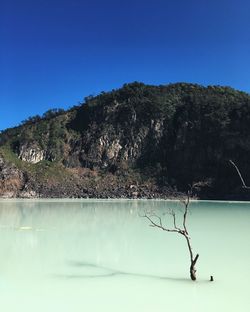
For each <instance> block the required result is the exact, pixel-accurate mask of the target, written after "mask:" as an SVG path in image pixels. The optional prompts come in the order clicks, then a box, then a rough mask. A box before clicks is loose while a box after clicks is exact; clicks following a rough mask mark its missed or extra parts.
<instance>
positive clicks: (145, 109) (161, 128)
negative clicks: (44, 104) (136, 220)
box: [0, 82, 250, 198]
mask: <svg viewBox="0 0 250 312" xmlns="http://www.w3.org/2000/svg"><path fill="white" fill-rule="evenodd" d="M249 130H250V96H249V95H248V94H246V93H244V92H240V91H236V90H234V89H232V88H229V87H220V86H209V87H203V86H199V85H194V84H186V83H179V84H171V85H165V86H148V85H144V84H142V83H137V82H135V83H132V84H126V85H124V86H123V87H122V88H121V89H118V90H113V91H111V92H108V93H104V92H102V93H101V94H100V95H98V96H96V97H92V96H90V97H87V98H85V100H84V103H82V104H81V105H79V106H75V107H73V108H71V109H69V110H68V111H63V110H50V111H48V112H46V113H45V114H44V115H43V116H42V117H40V116H35V117H30V118H28V119H27V120H26V121H24V122H23V124H22V125H20V126H18V127H16V128H12V129H7V130H5V131H2V133H1V134H0V178H1V184H0V195H1V196H8V197H10V196H12V197H18V196H20V197H34V196H36V197H39V196H41V197H133V198H137V197H145V198H151V197H171V196H176V194H178V191H185V190H186V189H187V188H188V185H189V184H192V183H197V182H198V184H199V187H198V188H196V190H195V191H196V193H197V195H198V196H199V197H201V198H247V197H248V193H247V191H243V190H242V189H241V182H240V180H239V177H238V175H237V173H236V172H235V169H234V168H233V167H232V165H231V164H230V163H229V159H232V160H233V161H235V163H237V164H238V166H239V168H240V169H241V170H242V172H243V174H244V177H245V179H246V183H248V182H249V184H250V158H249V156H250V131H249Z"/></svg>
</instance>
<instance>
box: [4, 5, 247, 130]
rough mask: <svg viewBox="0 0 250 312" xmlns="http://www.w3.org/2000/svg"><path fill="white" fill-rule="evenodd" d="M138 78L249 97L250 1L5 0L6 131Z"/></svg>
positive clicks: (150, 82)
mask: <svg viewBox="0 0 250 312" xmlns="http://www.w3.org/2000/svg"><path fill="white" fill-rule="evenodd" d="M135 80H137V81H142V82H145V83H149V84H167V83H170V82H178V81H186V82H196V83H200V84H204V85H207V84H216V85H217V84H220V85H229V86H232V87H234V88H237V89H240V90H244V91H247V92H250V1H249V0H238V1H236V0H162V1H161V0H143V1H142V0H133V1H132V0H126V1H125V0H122V1H120V0H116V1H115V0H102V1H101V0H0V129H4V128H6V127H11V126H14V125H17V124H18V123H19V122H20V121H21V120H23V119H25V118H26V117H28V116H31V115H35V114H42V113H43V112H44V111H46V110H48V109H49V108H67V107H69V106H72V105H74V104H77V103H78V101H81V100H82V99H83V98H84V97H85V96H87V95H90V94H98V93H99V92H100V91H102V90H103V91H108V90H110V89H112V88H117V87H120V86H121V85H122V84H123V83H126V82H132V81H135Z"/></svg>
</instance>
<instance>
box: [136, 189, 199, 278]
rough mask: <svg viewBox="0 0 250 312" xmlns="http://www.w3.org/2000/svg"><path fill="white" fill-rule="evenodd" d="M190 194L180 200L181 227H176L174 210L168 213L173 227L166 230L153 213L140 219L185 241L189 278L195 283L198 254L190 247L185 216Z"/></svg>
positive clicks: (157, 216) (159, 218) (158, 217)
mask: <svg viewBox="0 0 250 312" xmlns="http://www.w3.org/2000/svg"><path fill="white" fill-rule="evenodd" d="M191 192H192V191H189V192H188V193H187V197H186V198H185V199H184V200H181V202H182V203H183V205H184V212H183V220H182V226H178V225H177V222H176V214H175V212H174V210H170V211H169V214H170V215H171V216H172V219H173V227H172V228H168V227H166V226H165V225H163V223H162V219H161V217H160V216H159V215H157V214H155V213H145V214H144V215H143V216H142V217H144V218H146V219H148V220H149V222H150V226H152V227H156V228H159V229H161V230H163V231H166V232H172V233H177V234H180V235H181V236H182V237H184V239H185V240H186V243H187V247H188V251H189V256H190V268H189V272H190V278H191V279H192V280H193V281H195V280H196V268H195V265H196V262H197V260H198V258H199V254H196V256H194V253H193V250H192V246H191V238H190V236H189V233H188V230H187V215H188V208H189V204H190V197H191Z"/></svg>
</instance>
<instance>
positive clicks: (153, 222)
mask: <svg viewBox="0 0 250 312" xmlns="http://www.w3.org/2000/svg"><path fill="white" fill-rule="evenodd" d="M143 217H144V218H146V219H148V220H149V222H150V226H153V227H157V228H159V229H161V230H163V231H167V232H176V233H180V231H179V230H177V229H168V228H166V227H164V226H162V222H161V221H160V222H159V224H158V223H156V222H155V221H153V220H152V219H151V217H149V216H148V215H146V214H145V215H144V216H143ZM154 217H156V216H154ZM157 217H158V218H159V219H160V220H161V218H160V217H159V216H157ZM180 234H181V233H180Z"/></svg>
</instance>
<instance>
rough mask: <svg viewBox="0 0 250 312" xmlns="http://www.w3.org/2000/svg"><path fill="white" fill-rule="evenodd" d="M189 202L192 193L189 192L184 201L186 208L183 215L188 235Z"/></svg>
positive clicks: (184, 226)
mask: <svg viewBox="0 0 250 312" xmlns="http://www.w3.org/2000/svg"><path fill="white" fill-rule="evenodd" d="M189 202H190V194H189V192H188V194H187V198H186V200H185V202H184V205H185V210H184V215H183V228H184V231H185V233H186V234H187V235H188V231H187V227H186V221H187V213H188V205H189Z"/></svg>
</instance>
